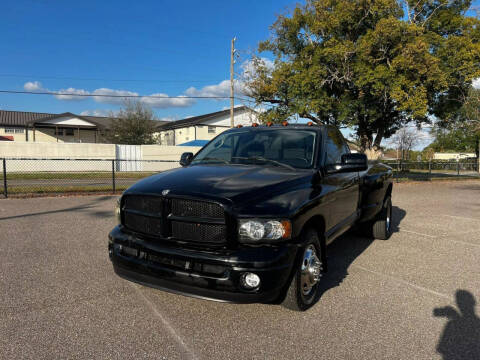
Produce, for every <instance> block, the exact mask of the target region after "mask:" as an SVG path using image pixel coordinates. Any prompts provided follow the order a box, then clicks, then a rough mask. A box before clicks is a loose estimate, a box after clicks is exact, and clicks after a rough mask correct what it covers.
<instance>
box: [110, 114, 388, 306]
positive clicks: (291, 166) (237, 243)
mask: <svg viewBox="0 0 480 360" xmlns="http://www.w3.org/2000/svg"><path fill="white" fill-rule="evenodd" d="M180 164H181V165H182V167H181V168H178V169H173V170H169V171H165V172H162V173H159V174H156V175H153V176H151V177H148V178H145V179H142V180H140V181H139V182H137V183H136V184H134V185H133V186H131V187H130V188H129V189H128V190H126V191H125V192H124V193H123V195H122V197H121V198H120V199H119V201H118V205H117V209H116V214H117V218H118V225H117V226H116V227H115V228H114V229H113V230H112V231H111V232H110V234H109V244H108V252H109V256H110V259H111V261H112V263H113V266H114V270H115V272H116V273H117V274H118V275H119V276H121V277H123V278H126V279H128V280H131V281H134V282H137V283H140V284H144V285H147V286H152V287H155V288H159V289H163V290H167V291H171V292H176V293H180V294H186V295H190V296H195V297H199V298H206V299H214V300H220V301H231V302H243V303H245V302H267V303H279V302H283V303H284V304H285V305H286V306H287V307H289V308H292V309H296V310H306V309H308V308H309V307H310V306H312V304H314V303H315V302H316V300H317V299H318V297H319V293H320V291H319V282H320V281H321V279H322V274H323V273H324V272H326V271H327V252H328V248H327V245H328V244H329V243H330V242H332V241H333V240H334V239H335V238H337V237H338V236H339V235H341V234H342V233H344V232H345V231H347V230H348V229H350V228H352V227H353V226H354V225H360V226H358V228H362V229H365V228H367V229H370V233H371V234H372V235H373V237H375V238H377V239H388V237H389V236H390V233H391V224H392V202H391V194H392V169H391V168H389V167H388V166H385V165H382V164H376V165H372V166H370V167H369V166H368V164H367V158H366V156H365V155H363V154H359V153H351V152H350V149H349V147H348V144H347V142H346V141H345V140H344V138H343V136H342V134H341V133H340V132H339V131H338V130H337V129H336V128H335V127H332V126H317V125H312V124H311V123H310V124H308V125H306V124H305V125H288V124H287V123H284V124H283V125H280V126H279V125H271V124H268V125H262V126H259V125H257V124H253V126H248V127H238V128H234V129H230V130H227V131H225V132H223V133H222V134H220V135H219V136H217V137H216V138H215V139H213V140H212V141H210V142H209V143H208V144H207V145H205V146H204V147H203V148H202V149H201V150H200V151H199V152H198V153H197V154H196V155H193V154H192V153H184V154H183V155H182V157H181V160H180Z"/></svg>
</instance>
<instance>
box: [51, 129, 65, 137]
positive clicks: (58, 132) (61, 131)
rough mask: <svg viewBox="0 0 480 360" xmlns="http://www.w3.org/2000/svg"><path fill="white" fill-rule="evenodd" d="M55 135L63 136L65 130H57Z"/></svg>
mask: <svg viewBox="0 0 480 360" xmlns="http://www.w3.org/2000/svg"><path fill="white" fill-rule="evenodd" d="M53 133H54V134H55V135H60V136H63V128H56V129H55V130H54V132H53Z"/></svg>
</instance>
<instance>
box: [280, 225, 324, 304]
mask: <svg viewBox="0 0 480 360" xmlns="http://www.w3.org/2000/svg"><path fill="white" fill-rule="evenodd" d="M303 237H304V242H305V244H306V245H305V246H304V247H303V248H302V249H301V258H299V259H298V261H297V264H296V265H295V269H294V274H293V278H292V282H291V283H290V286H289V288H288V290H287V294H286V296H285V299H284V300H283V303H282V305H283V306H284V307H286V308H288V309H290V310H294V311H305V310H307V309H308V308H310V307H311V306H312V305H314V304H315V302H316V301H317V300H318V298H319V294H320V291H319V284H320V279H321V277H322V270H323V264H322V253H321V251H322V250H321V249H322V248H321V246H320V239H319V236H318V232H317V231H316V230H314V229H311V228H310V229H307V230H306V231H305V232H304V234H303Z"/></svg>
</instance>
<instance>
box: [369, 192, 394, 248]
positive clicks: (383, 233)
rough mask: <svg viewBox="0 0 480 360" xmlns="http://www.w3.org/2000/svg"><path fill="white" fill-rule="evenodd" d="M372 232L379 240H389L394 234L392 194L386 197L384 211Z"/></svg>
mask: <svg viewBox="0 0 480 360" xmlns="http://www.w3.org/2000/svg"><path fill="white" fill-rule="evenodd" d="M372 234H373V237H374V238H375V239H379V240H388V238H389V237H390V235H392V198H391V197H390V196H389V197H387V198H386V199H385V201H384V203H383V208H382V211H380V213H379V214H378V215H377V218H376V219H375V222H374V223H373V227H372Z"/></svg>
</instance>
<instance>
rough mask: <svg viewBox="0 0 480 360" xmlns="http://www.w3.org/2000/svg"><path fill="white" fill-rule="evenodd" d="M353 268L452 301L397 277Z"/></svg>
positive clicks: (361, 268)
mask: <svg viewBox="0 0 480 360" xmlns="http://www.w3.org/2000/svg"><path fill="white" fill-rule="evenodd" d="M352 267H353V268H356V269H360V270H363V271H366V272H369V273H371V274H375V275H377V276H381V277H384V278H387V279H390V280H392V281H393V282H396V283H399V284H404V285H407V286H410V287H412V288H415V289H417V290H421V291H423V292H426V293H429V294H432V295H435V296H438V297H441V298H445V299H449V300H450V299H451V296H449V295H446V294H443V293H440V292H438V291H435V290H431V289H428V288H426V287H423V286H420V285H416V284H413V283H411V282H408V281H405V280H403V279H400V278H397V277H395V276H391V275H386V274H383V273H380V272H378V271H374V270H370V269H367V268H364V267H363V266H361V265H352Z"/></svg>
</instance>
